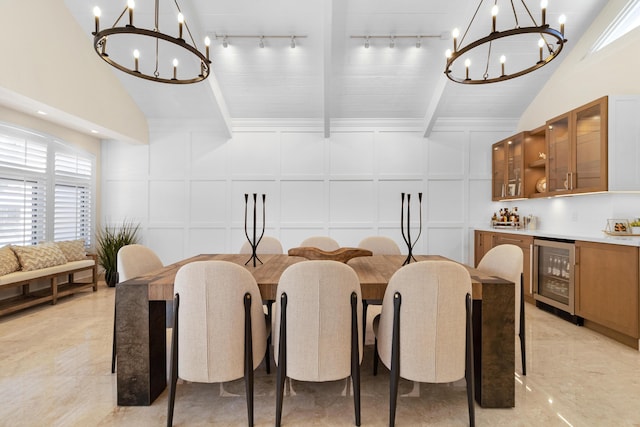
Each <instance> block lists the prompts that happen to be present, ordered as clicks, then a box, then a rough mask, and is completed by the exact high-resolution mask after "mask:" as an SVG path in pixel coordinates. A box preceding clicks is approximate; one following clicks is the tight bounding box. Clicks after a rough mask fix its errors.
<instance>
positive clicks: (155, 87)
mask: <svg viewBox="0 0 640 427" xmlns="http://www.w3.org/2000/svg"><path fill="white" fill-rule="evenodd" d="M173 3H174V1H173V0H170V1H169V0H160V5H161V8H164V9H162V10H166V11H167V15H168V18H167V19H168V20H169V22H170V25H166V27H165V28H163V27H162V25H164V24H163V22H164V21H163V20H161V26H160V29H161V30H162V31H164V32H167V33H173V32H177V28H176V29H174V28H170V26H172V25H175V26H176V27H177V25H176V24H174V23H171V20H172V19H173V20H175V18H172V14H174V12H173V10H174V9H173V8H174V6H173ZM178 3H179V4H180V6H181V8H182V10H183V12H184V14H185V17H186V22H187V24H188V25H189V27H190V29H191V32H192V33H193V36H194V38H195V39H196V41H197V42H198V43H199V44H200V47H201V48H202V42H201V40H203V39H204V36H205V35H208V36H209V37H211V38H212V39H213V42H212V46H211V58H212V61H213V64H212V76H213V78H210V79H209V80H210V81H205V82H201V83H197V84H194V85H168V84H162V83H155V82H149V81H145V80H142V79H138V78H135V77H131V76H129V75H127V74H125V73H123V72H120V71H118V70H116V69H113V72H114V73H116V74H117V75H118V77H119V78H120V80H121V81H122V83H123V85H124V86H125V88H126V89H127V90H128V91H129V92H130V93H131V96H132V97H133V98H134V100H135V101H136V102H137V104H138V105H139V107H140V108H141V110H142V111H143V112H144V114H145V115H146V116H147V117H148V118H150V119H166V118H195V119H211V120H220V118H223V119H224V118H226V119H227V126H230V123H232V122H233V121H234V120H237V119H312V120H323V121H324V123H325V126H326V124H327V123H328V121H329V120H334V119H357V118H371V119H419V120H424V124H425V129H427V128H428V127H429V126H430V125H433V123H435V121H436V120H437V119H439V118H449V117H458V118H459V117H462V118H471V117H472V118H488V117H491V118H496V117H498V118H518V117H520V115H521V114H522V112H523V111H524V109H525V108H526V106H527V105H528V104H529V103H530V102H531V100H532V99H533V97H534V96H535V94H536V93H537V92H538V91H539V90H540V88H541V87H542V85H543V84H544V82H545V81H546V80H547V79H548V77H549V76H550V75H551V74H552V72H553V71H554V69H555V68H557V66H558V64H559V63H560V61H561V60H562V58H563V57H564V56H565V55H566V52H563V54H562V56H561V58H560V59H559V60H556V61H553V62H551V63H550V64H549V65H547V66H545V67H543V68H542V69H540V70H538V71H536V72H534V73H531V74H528V75H526V76H523V77H520V78H517V79H513V80H509V81H506V82H502V83H495V84H488V85H460V84H456V83H452V82H450V81H448V80H447V79H446V78H445V76H444V73H443V71H444V65H445V59H444V51H445V50H446V49H447V48H450V47H451V45H452V40H451V39H450V36H449V34H450V31H451V29H453V28H454V27H459V28H460V29H461V30H462V31H463V30H464V29H465V28H466V26H467V25H468V23H469V20H470V19H471V16H473V13H474V11H475V10H476V8H477V7H478V1H476V0H447V1H425V0H394V1H388V0H333V1H332V0H313V1H311V0H305V1H300V0H272V1H265V0H216V1H211V0H178ZM489 3H491V4H493V2H489ZM501 3H504V6H503V7H502V8H501V14H500V15H499V18H500V19H502V17H503V16H505V18H504V19H506V16H508V13H509V10H510V8H511V6H510V5H509V2H505V1H502V2H498V4H501ZM514 3H519V2H514ZM527 3H528V6H529V8H530V9H531V12H532V14H534V15H535V16H536V19H539V17H538V15H539V14H540V8H539V2H538V0H535V1H528V2H527ZM65 4H66V5H67V7H68V8H69V9H70V11H71V12H72V14H73V15H74V16H75V17H76V19H77V20H78V22H79V23H80V25H81V26H82V28H84V29H86V33H87V37H88V38H92V36H91V35H90V32H91V31H93V25H94V21H93V14H92V9H93V6H94V5H95V4H98V5H99V6H100V7H101V9H102V10H103V16H102V18H101V23H102V24H103V25H104V26H106V25H108V24H110V23H111V22H113V20H115V17H117V15H118V14H119V13H120V12H121V11H122V10H123V9H124V7H125V5H126V0H119V1H115V0H94V1H92V2H87V1H86V0H65ZM152 4H153V0H137V2H136V12H135V13H136V15H135V16H136V25H137V26H139V27H151V19H150V18H149V16H150V15H149V13H145V10H146V9H145V8H149V7H151V6H150V5H152ZM605 4H606V1H603V0H581V1H575V0H574V1H571V0H549V6H548V13H547V22H549V23H552V24H553V25H554V26H557V24H555V23H556V22H557V19H558V16H559V15H560V14H561V13H564V14H566V15H567V24H566V33H565V34H566V37H567V39H568V40H569V43H568V44H567V45H566V46H565V50H567V51H568V50H570V49H571V48H572V46H573V45H574V44H575V42H576V41H577V40H578V38H579V37H580V36H581V35H582V33H583V32H584V31H585V30H586V28H587V27H588V26H589V24H590V23H591V22H592V21H593V19H594V18H595V17H596V16H597V14H598V13H599V12H600V10H601V9H602V7H603V6H604V5H605ZM483 7H484V6H483ZM480 13H483V11H481V12H480ZM480 13H479V18H477V19H478V20H479V21H478V22H481V21H486V28H487V29H486V31H487V32H488V30H489V28H488V27H489V22H490V18H489V17H486V18H485V17H484V16H482V17H480ZM502 14H505V15H502ZM147 18H149V21H148V24H147V23H146V22H144V21H145V19H147ZM173 22H175V21H173ZM498 22H499V23H500V22H501V21H498ZM525 23H526V22H525ZM498 29H501V28H500V25H498ZM502 29H506V28H502ZM224 34H229V35H238V34H245V35H246V34H251V35H261V34H263V35H292V34H295V35H299V36H300V35H303V36H306V38H302V39H298V40H297V47H296V48H295V49H291V48H290V47H289V43H290V41H289V40H287V39H267V40H266V41H265V44H266V46H265V48H264V49H260V48H259V47H258V40H257V39H234V38H231V39H229V42H230V45H229V47H228V48H223V47H222V46H221V40H220V39H216V38H215V36H216V35H224ZM392 34H393V35H417V34H422V35H433V36H434V37H433V38H424V39H422V47H421V48H420V49H417V48H416V47H415V39H397V40H396V46H395V48H393V49H391V48H389V40H387V39H372V40H371V47H370V48H369V49H365V48H364V47H363V40H362V39H353V38H351V36H353V35H392ZM527 43H528V42H526V41H520V40H518V41H517V42H515V44H514V47H515V48H516V49H518V50H519V51H520V52H529V51H530V52H531V53H532V54H533V55H534V56H535V55H536V54H537V46H533V47H531V46H530V45H529V44H527ZM523 44H524V45H523ZM131 49H133V47H131ZM106 66H107V65H106V64H105V67H106ZM216 81H217V83H218V85H219V89H220V90H219V92H216V91H215V90H212V88H213V89H215V88H216V84H215V83H216Z"/></svg>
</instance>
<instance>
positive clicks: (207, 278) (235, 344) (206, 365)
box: [167, 261, 267, 426]
mask: <svg viewBox="0 0 640 427" xmlns="http://www.w3.org/2000/svg"><path fill="white" fill-rule="evenodd" d="M174 291H175V299H174V327H173V336H172V340H171V362H170V371H171V372H170V376H169V378H170V381H169V399H168V409H167V426H171V425H172V424H173V411H174V404H175V397H176V384H177V380H178V378H181V379H183V380H185V381H191V382H200V383H213V382H226V381H232V380H236V379H238V378H242V377H243V376H244V379H245V384H246V396H247V415H248V424H249V426H252V425H253V371H254V370H255V369H256V368H257V367H258V365H259V364H260V362H261V361H262V358H263V357H264V354H265V349H266V342H267V327H266V323H265V318H264V313H263V312H262V304H261V303H260V301H261V297H260V290H259V289H258V285H257V283H256V281H255V279H254V278H253V276H252V275H251V273H250V272H249V271H247V270H246V269H244V268H243V267H241V266H239V265H237V264H234V263H231V262H228V261H196V262H192V263H189V264H186V265H184V266H183V267H181V268H180V269H179V270H178V272H177V274H176V278H175V285H174Z"/></svg>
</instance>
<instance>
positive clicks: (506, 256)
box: [477, 244, 527, 375]
mask: <svg viewBox="0 0 640 427" xmlns="http://www.w3.org/2000/svg"><path fill="white" fill-rule="evenodd" d="M522 268H523V253H522V249H521V248H520V247H518V246H516V245H509V244H505V245H498V246H496V247H494V248H492V249H490V250H489V251H488V252H487V253H486V254H484V256H483V257H482V259H481V260H480V262H479V263H478V267H477V269H478V270H480V271H482V272H483V273H486V274H489V275H491V276H498V277H500V278H502V279H505V280H508V281H510V282H513V283H514V284H515V286H516V288H515V294H516V297H515V303H516V306H515V322H514V323H515V332H516V334H517V335H518V337H519V338H520V353H521V357H522V375H527V359H526V349H525V331H524V326H525V324H524V298H523V295H522V293H523V287H524V284H523V277H522Z"/></svg>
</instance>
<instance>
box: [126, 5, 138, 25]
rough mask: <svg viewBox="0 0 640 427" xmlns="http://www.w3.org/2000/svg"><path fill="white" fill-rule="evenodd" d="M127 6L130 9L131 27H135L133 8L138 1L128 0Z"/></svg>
mask: <svg viewBox="0 0 640 427" xmlns="http://www.w3.org/2000/svg"><path fill="white" fill-rule="evenodd" d="M127 6H128V9H129V25H128V26H129V27H133V9H134V8H135V7H136V2H135V1H133V0H129V1H128V2H127Z"/></svg>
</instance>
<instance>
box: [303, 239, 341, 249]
mask: <svg viewBox="0 0 640 427" xmlns="http://www.w3.org/2000/svg"><path fill="white" fill-rule="evenodd" d="M300 246H301V247H305V246H310V247H312V248H318V249H321V250H323V251H327V252H330V251H335V250H337V249H340V244H339V243H338V242H337V241H336V240H334V239H332V238H331V237H328V236H313V237H307V238H306V239H304V240H303V241H302V243H300Z"/></svg>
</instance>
